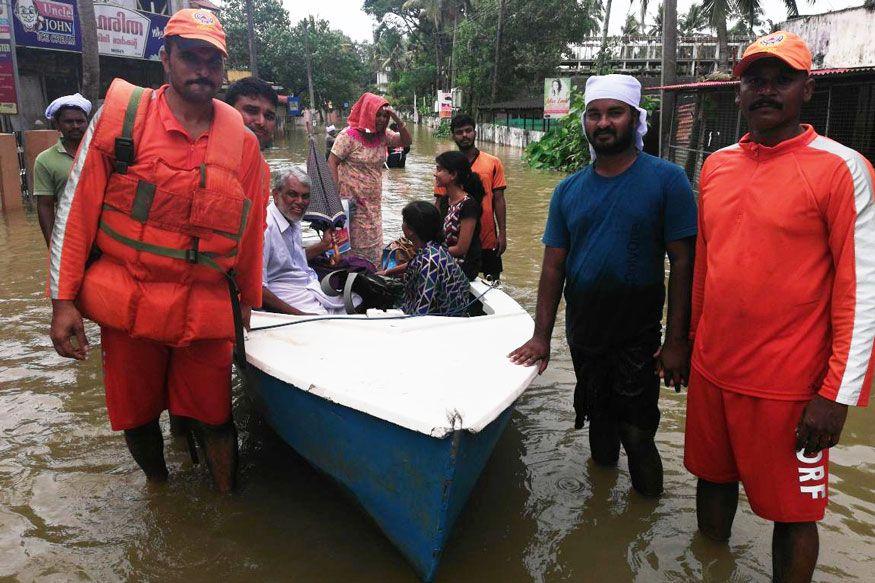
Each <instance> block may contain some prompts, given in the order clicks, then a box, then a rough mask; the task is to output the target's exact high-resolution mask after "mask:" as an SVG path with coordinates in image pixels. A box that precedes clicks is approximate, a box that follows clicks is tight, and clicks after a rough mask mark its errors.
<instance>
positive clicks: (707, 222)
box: [684, 31, 875, 582]
mask: <svg viewBox="0 0 875 583" xmlns="http://www.w3.org/2000/svg"><path fill="white" fill-rule="evenodd" d="M810 70H811V53H810V52H809V50H808V47H807V46H806V45H805V43H804V42H803V41H802V39H800V38H799V37H798V36H796V35H795V34H792V33H789V32H783V31H778V32H775V33H773V34H770V35H768V36H765V37H763V38H760V39H758V40H756V41H755V42H754V43H753V44H752V45H751V46H749V47H748V48H747V50H746V51H745V52H744V56H743V58H742V60H741V61H740V62H739V63H738V64H737V65H736V66H735V70H734V73H735V75H736V76H738V77H740V79H741V82H740V86H739V90H738V96H737V98H736V103H738V105H739V107H740V108H741V113H742V115H744V117H745V118H746V119H747V122H748V125H749V127H750V133H748V134H747V135H745V136H744V137H743V138H742V139H741V140H740V141H739V143H738V144H735V145H733V146H730V147H728V148H724V149H723V150H720V151H718V152H715V153H713V154H711V155H710V156H709V157H708V159H707V160H706V161H705V164H704V166H703V167H702V173H701V195H700V200H699V234H698V242H697V253H696V255H697V256H696V267H695V277H694V286H693V308H692V309H693V315H692V324H691V336H692V338H693V342H694V345H693V356H692V369H693V370H692V373H691V378H690V388H689V398H688V401H687V428H686V444H685V457H684V462H685V465H686V467H687V469H689V470H690V471H691V472H692V473H693V474H695V475H696V476H697V477H698V478H699V480H698V486H697V492H696V513H697V518H698V523H699V530H700V531H701V532H702V533H703V534H704V535H706V536H708V537H710V538H713V539H717V540H726V539H728V538H729V535H730V531H731V527H732V521H733V518H734V516H735V511H736V507H737V505H738V483H739V482H741V483H742V484H744V489H745V492H746V493H747V497H748V500H749V501H750V505H751V508H752V509H753V511H754V512H755V513H756V514H757V515H759V516H761V517H763V518H765V519H767V520H770V521H773V522H774V532H773V536H772V568H773V580H774V581H780V582H797V581H810V580H811V577H812V574H813V572H814V568H815V566H816V564H817V554H818V546H819V542H818V534H817V524H816V522H817V521H818V520H820V519H821V518H823V513H824V510H825V508H826V503H827V497H828V479H829V475H828V473H829V472H828V463H829V448H830V447H832V446H834V445H836V444H837V443H838V441H839V437H840V435H841V432H842V428H843V426H844V423H845V419H846V417H847V408H848V405H854V406H865V405H866V404H867V402H868V400H869V391H870V387H871V384H872V369H873V342H875V201H873V188H872V184H873V181H875V173H873V170H872V165H871V164H870V163H869V162H868V161H867V160H866V159H865V158H863V157H862V156H861V155H860V154H859V153H857V152H855V151H853V150H851V149H850V148H846V147H844V146H842V145H841V144H838V143H836V142H834V141H832V140H829V139H827V138H825V137H822V136H819V135H817V133H815V131H814V129H813V128H812V127H811V126H808V125H802V124H800V123H799V117H800V109H801V107H802V105H803V103H805V102H807V101H808V100H809V99H810V98H811V94H812V92H813V90H814V80H813V79H812V78H811V76H810Z"/></svg>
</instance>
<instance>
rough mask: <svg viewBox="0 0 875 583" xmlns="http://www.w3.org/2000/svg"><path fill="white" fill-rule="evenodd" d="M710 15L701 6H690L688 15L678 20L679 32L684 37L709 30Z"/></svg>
mask: <svg viewBox="0 0 875 583" xmlns="http://www.w3.org/2000/svg"><path fill="white" fill-rule="evenodd" d="M708 25H709V23H708V15H706V14H705V11H704V10H703V9H702V5H701V4H690V8H689V10H687V13H686V14H684V15H683V16H681V17H680V18H679V19H678V31H679V32H680V33H681V35H682V36H692V35H694V34H697V33H700V32H702V31H703V30H705V29H706V28H708Z"/></svg>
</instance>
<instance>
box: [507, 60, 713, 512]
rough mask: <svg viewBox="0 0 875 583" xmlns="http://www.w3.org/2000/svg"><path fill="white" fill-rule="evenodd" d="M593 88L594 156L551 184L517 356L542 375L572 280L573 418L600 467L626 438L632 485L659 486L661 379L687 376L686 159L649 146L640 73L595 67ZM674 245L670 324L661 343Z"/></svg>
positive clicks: (651, 491)
mask: <svg viewBox="0 0 875 583" xmlns="http://www.w3.org/2000/svg"><path fill="white" fill-rule="evenodd" d="M585 95H586V111H585V113H584V118H583V127H584V132H585V133H586V137H587V139H588V140H589V145H590V152H591V153H592V155H593V160H594V161H593V163H592V164H591V165H589V166H587V167H586V168H584V169H583V170H581V171H579V172H577V173H575V174H572V175H571V176H569V177H568V178H566V179H565V180H563V181H562V182H561V183H559V185H558V186H557V187H556V190H555V191H554V192H553V198H552V200H551V201H550V212H549V215H548V217H547V227H546V229H545V231H544V238H543V241H544V245H545V246H546V247H545V249H544V261H543V266H542V272H541V279H540V283H539V285H538V304H537V315H536V319H535V332H534V335H533V336H532V338H531V339H530V340H529V341H528V342H526V343H525V344H524V345H522V346H520V347H519V348H517V349H516V350H514V351H513V352H512V353H511V354H510V358H511V359H512V360H513V362H515V363H517V364H522V365H525V366H532V365H534V364H536V363H539V367H538V372H539V373H542V372H544V369H546V368H547V363H548V361H549V359H550V337H551V335H552V332H553V325H554V323H555V321H556V310H557V308H558V306H559V298H560V295H561V293H562V289H563V285H564V288H565V303H566V335H567V338H568V344H569V347H570V349H571V357H572V360H573V362H574V371H575V375H576V376H577V386H576V388H575V391H574V408H575V411H576V413H577V419H576V421H575V427H576V428H580V427H583V424H584V422H585V421H586V420H589V442H590V449H591V451H592V457H593V460H594V461H595V462H596V463H598V464H600V465H610V466H613V465H616V463H617V460H618V459H619V454H620V445H621V444H622V446H623V448H624V449H625V450H626V455H627V456H628V459H629V473H630V475H631V478H632V486H633V487H634V488H635V490H637V491H638V492H640V493H641V494H644V495H647V496H657V495H659V494H660V493H662V483H663V477H662V460H661V459H660V457H659V452H658V451H657V449H656V445H655V443H654V436H655V435H656V429H657V427H658V425H659V417H660V413H659V408H658V406H657V401H658V398H659V378H660V377H662V378H664V380H665V383H666V385H667V386H673V387H675V389H676V390H678V391H679V390H680V387H681V386H682V385H685V384H686V383H687V380H688V378H689V355H690V351H689V345H688V343H687V333H688V329H689V321H690V294H691V289H692V279H693V249H694V243H695V236H696V204H695V201H694V199H693V193H692V190H691V188H690V183H689V181H688V180H687V177H686V175H685V174H684V172H683V170H682V169H681V168H680V167H678V166H676V165H674V164H671V163H669V162H666V161H664V160H661V159H660V158H655V157H653V156H650V155H648V154H645V153H644V152H642V151H641V150H642V148H643V136H644V134H645V133H646V131H647V121H646V112H645V111H644V110H643V109H640V108H639V103H640V97H641V85H640V83H638V81H637V80H635V79H634V78H633V77H629V76H626V75H604V76H596V77H590V78H589V80H587V84H586V94H585ZM666 252H668V257H669V262H670V266H671V271H670V276H669V284H668V322H667V327H666V335H665V341H664V343H663V344H662V347H661V348H660V340H661V332H662V327H661V321H662V307H663V303H664V301H665V286H664V279H665V267H664V266H665V255H666ZM657 373H658V374H657Z"/></svg>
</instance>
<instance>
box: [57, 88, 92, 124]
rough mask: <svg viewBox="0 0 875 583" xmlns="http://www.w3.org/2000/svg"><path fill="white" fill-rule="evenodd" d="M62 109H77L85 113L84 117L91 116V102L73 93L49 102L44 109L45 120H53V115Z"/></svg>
mask: <svg viewBox="0 0 875 583" xmlns="http://www.w3.org/2000/svg"><path fill="white" fill-rule="evenodd" d="M62 107H78V108H79V109H81V110H82V111H84V112H85V115H91V102H90V101H88V100H87V99H85V98H84V97H82V96H81V95H79V94H78V93H74V94H73V95H64V96H63V97H58V98H57V99H55V100H54V101H53V102H51V103H50V104H49V106H48V107H47V108H46V119H52V118H54V117H55V113H57V111H58V110H59V109H61V108H62Z"/></svg>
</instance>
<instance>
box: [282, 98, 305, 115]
mask: <svg viewBox="0 0 875 583" xmlns="http://www.w3.org/2000/svg"><path fill="white" fill-rule="evenodd" d="M286 105H287V106H288V109H289V115H290V116H291V117H301V116H302V115H304V112H303V111H301V98H300V97H298V96H296V95H289V101H288V103H287V104H286Z"/></svg>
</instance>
